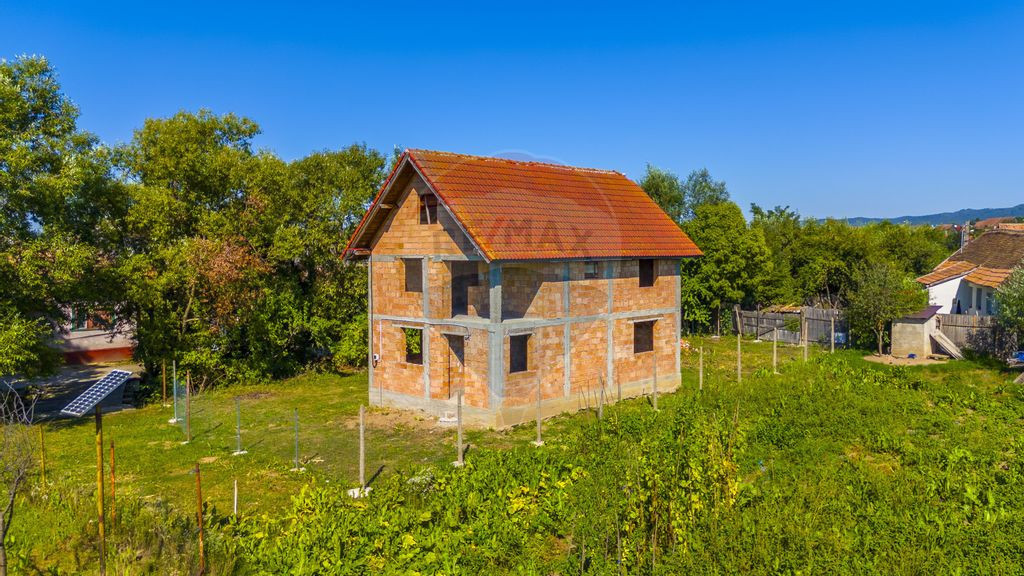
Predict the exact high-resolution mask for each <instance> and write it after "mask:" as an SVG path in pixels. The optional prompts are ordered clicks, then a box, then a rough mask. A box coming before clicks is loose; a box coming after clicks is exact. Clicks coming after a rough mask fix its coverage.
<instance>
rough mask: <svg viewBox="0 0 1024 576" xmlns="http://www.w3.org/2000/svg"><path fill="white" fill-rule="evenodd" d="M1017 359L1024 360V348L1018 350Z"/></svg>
mask: <svg viewBox="0 0 1024 576" xmlns="http://www.w3.org/2000/svg"><path fill="white" fill-rule="evenodd" d="M1017 361H1018V362H1024V350H1021V351H1020V352H1017Z"/></svg>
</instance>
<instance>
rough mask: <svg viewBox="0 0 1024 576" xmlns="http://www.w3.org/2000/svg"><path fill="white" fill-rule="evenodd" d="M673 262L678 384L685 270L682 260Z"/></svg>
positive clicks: (673, 344)
mask: <svg viewBox="0 0 1024 576" xmlns="http://www.w3.org/2000/svg"><path fill="white" fill-rule="evenodd" d="M672 262H673V264H674V265H675V267H676V313H675V318H676V338H675V342H673V343H672V346H673V349H674V350H675V354H676V383H677V384H678V383H679V378H680V376H681V374H682V370H681V369H680V366H679V351H680V350H679V338H680V337H681V336H682V332H683V310H682V308H683V301H682V293H681V290H682V283H683V270H682V262H681V261H679V260H672Z"/></svg>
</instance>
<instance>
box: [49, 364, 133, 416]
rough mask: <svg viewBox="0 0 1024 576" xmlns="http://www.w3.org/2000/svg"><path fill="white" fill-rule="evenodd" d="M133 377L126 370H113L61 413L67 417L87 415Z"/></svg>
mask: <svg viewBox="0 0 1024 576" xmlns="http://www.w3.org/2000/svg"><path fill="white" fill-rule="evenodd" d="M131 376H132V373H131V372H128V371H126V370H111V371H110V373H109V374H107V375H106V376H104V377H103V378H100V379H99V380H97V381H96V383H95V384H93V385H92V386H90V387H89V389H88V390H86V391H85V392H82V394H81V395H80V396H79V397H78V398H75V399H74V401H73V402H71V404H68V405H67V406H65V407H64V409H63V410H61V411H60V413H61V414H63V415H65V416H83V415H85V413H86V412H88V411H90V410H92V409H93V408H95V407H96V405H97V404H99V403H100V402H102V401H103V399H104V398H106V397H107V396H110V393H111V392H113V391H114V390H117V388H118V386H122V385H123V384H124V383H125V382H126V381H127V380H128V379H129V378H131Z"/></svg>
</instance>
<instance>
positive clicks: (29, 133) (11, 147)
mask: <svg viewBox="0 0 1024 576" xmlns="http://www.w3.org/2000/svg"><path fill="white" fill-rule="evenodd" d="M77 118H78V109H77V108H76V107H75V106H74V105H73V104H72V103H71V101H70V100H69V99H68V98H67V96H65V95H64V94H63V93H62V92H61V89H60V84H59V83H58V81H57V77H56V73H55V72H54V70H53V68H52V67H51V66H50V64H49V62H47V61H46V59H44V58H35V57H32V58H27V57H26V58H18V59H16V60H13V61H7V60H3V61H0V286H2V287H3V288H2V290H0V317H3V318H4V320H5V321H4V322H3V324H2V326H0V341H3V342H11V343H16V345H17V347H18V352H17V353H14V352H13V351H12V350H10V349H9V350H8V351H9V352H10V353H11V356H10V358H16V359H17V361H9V362H4V363H3V366H2V368H0V372H2V373H11V372H24V373H33V372H38V371H40V370H46V369H49V368H52V367H53V366H54V364H55V362H56V360H57V359H58V356H57V355H55V354H51V353H48V349H47V348H46V347H45V344H46V343H47V342H49V341H51V340H52V338H53V335H54V331H53V328H52V326H53V325H56V324H57V323H59V322H60V321H62V320H65V319H66V310H67V305H69V304H73V303H76V302H98V301H101V300H105V299H106V298H107V296H108V295H109V294H110V289H109V288H108V287H107V285H108V278H107V277H106V276H105V271H106V267H105V265H104V264H105V262H106V260H107V257H106V253H105V250H104V248H105V247H108V246H111V245H113V244H114V243H116V241H117V235H118V232H117V229H116V225H114V224H112V223H114V222H116V221H117V216H118V215H120V214H122V213H123V202H121V201H120V199H119V193H120V189H119V187H118V186H117V185H116V183H114V182H113V179H112V178H111V171H110V161H109V154H108V151H106V150H105V149H103V148H101V147H99V146H98V144H97V140H96V138H95V137H94V136H92V135H90V134H88V133H85V132H81V131H79V130H78V128H77V126H76V122H77Z"/></svg>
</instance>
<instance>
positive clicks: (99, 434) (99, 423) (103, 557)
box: [96, 404, 107, 576]
mask: <svg viewBox="0 0 1024 576" xmlns="http://www.w3.org/2000/svg"><path fill="white" fill-rule="evenodd" d="M96 519H97V520H98V522H99V524H98V526H99V536H100V576H104V575H105V574H106V573H107V534H106V530H105V527H104V522H103V414H102V413H101V412H100V405H99V404H96Z"/></svg>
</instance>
